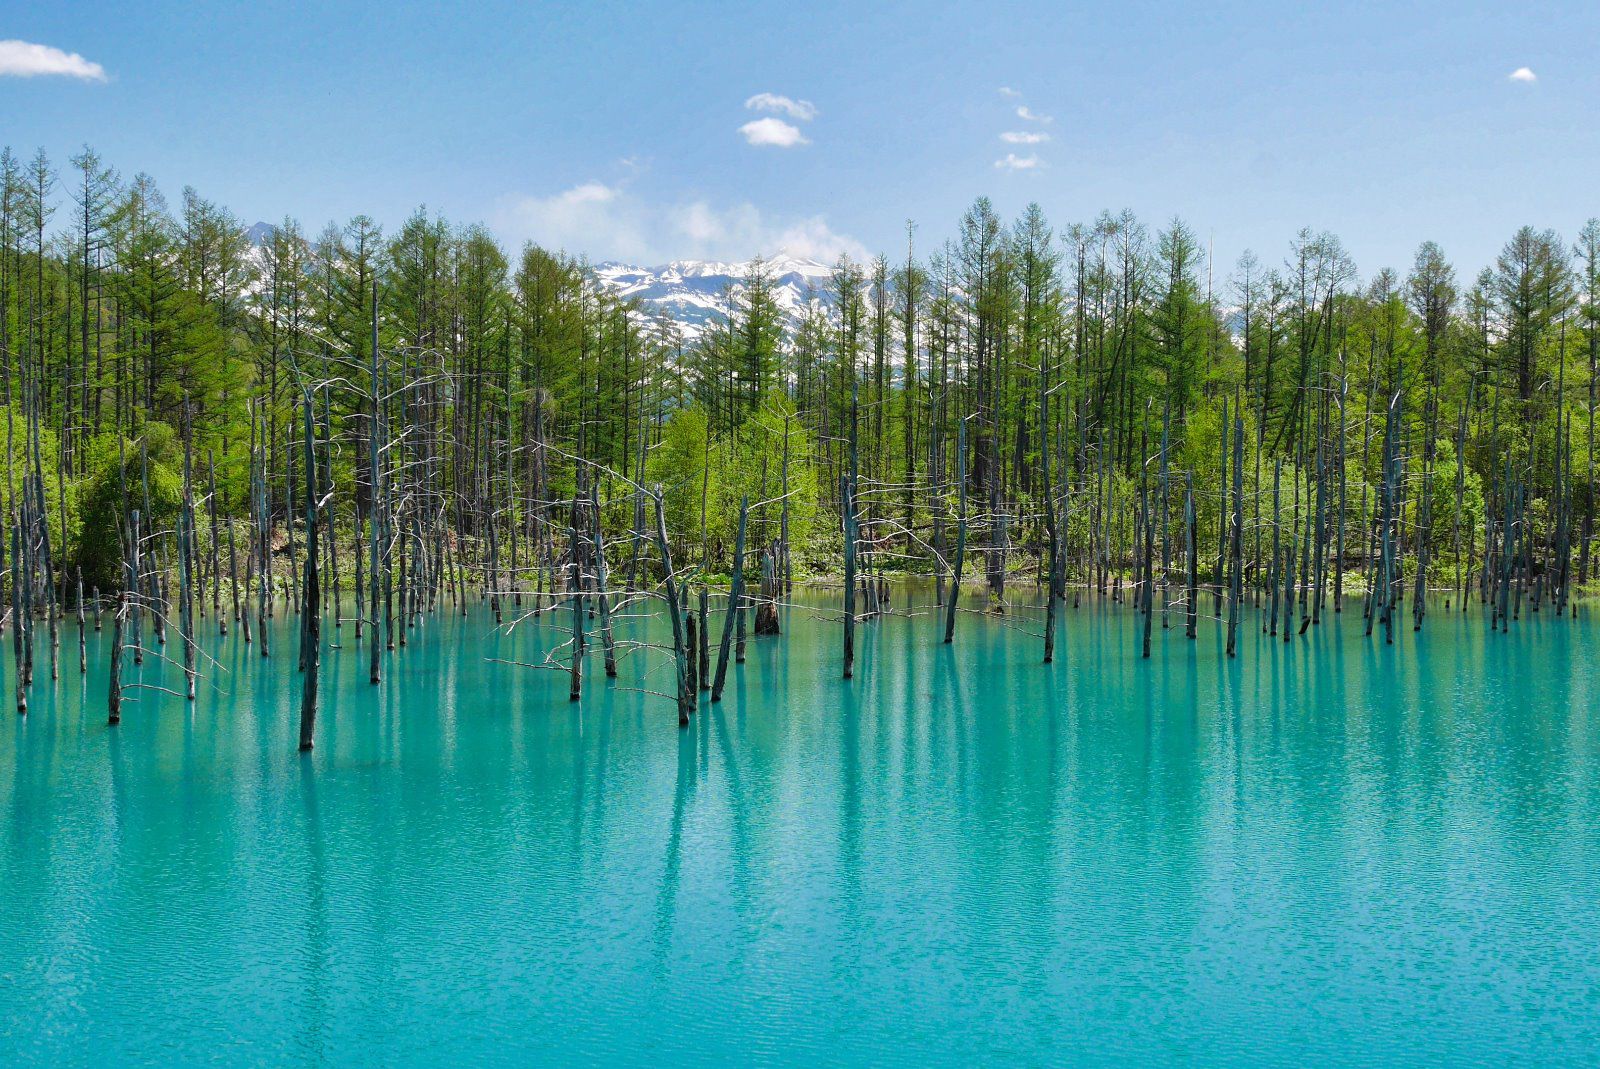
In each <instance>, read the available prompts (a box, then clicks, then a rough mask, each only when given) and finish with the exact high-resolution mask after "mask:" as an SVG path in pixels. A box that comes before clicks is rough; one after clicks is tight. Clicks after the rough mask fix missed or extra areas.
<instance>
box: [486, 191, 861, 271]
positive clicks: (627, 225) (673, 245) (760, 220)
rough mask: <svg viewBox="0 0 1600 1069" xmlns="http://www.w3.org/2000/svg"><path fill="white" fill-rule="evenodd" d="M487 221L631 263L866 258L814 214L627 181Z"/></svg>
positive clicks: (525, 202)
mask: <svg viewBox="0 0 1600 1069" xmlns="http://www.w3.org/2000/svg"><path fill="white" fill-rule="evenodd" d="M494 219H495V229H496V230H497V231H499V232H500V233H501V234H502V235H503V236H504V237H506V238H507V239H508V240H511V241H534V242H537V243H539V244H540V245H543V246H545V247H547V248H551V249H563V250H566V251H567V252H570V253H574V254H577V253H583V254H586V255H589V256H591V257H593V258H595V259H619V260H626V261H630V262H633V263H645V264H653V263H662V262H664V261H667V260H673V259H714V260H744V259H749V258H750V257H752V256H756V255H763V256H772V255H775V254H777V253H780V252H782V253H788V254H790V255H791V256H800V257H805V258H808V259H813V260H820V261H822V262H824V263H828V262H831V261H833V260H836V259H838V257H839V256H840V255H841V254H847V255H849V256H851V257H852V258H854V259H856V260H858V261H865V260H866V259H867V258H868V254H867V250H866V248H865V246H863V245H862V244H861V243H860V242H859V241H856V240H855V239H854V238H852V237H849V236H848V235H845V234H840V233H838V232H837V231H835V230H834V229H833V228H832V227H830V226H829V225H828V222H827V220H826V219H825V218H824V217H823V216H820V215H813V216H803V217H780V218H773V217H771V216H769V215H767V214H766V213H764V212H762V211H761V210H760V209H758V208H757V207H756V206H755V205H753V204H750V203H748V202H745V203H740V204H733V205H727V206H719V205H716V204H713V203H711V202H710V201H708V200H705V199H703V198H701V199H695V200H690V201H685V202H681V203H675V204H662V203H658V202H655V201H652V200H650V199H649V198H648V197H647V196H644V195H641V194H640V193H639V192H637V191H635V189H634V188H632V186H631V184H630V183H629V182H627V181H621V182H616V183H610V184H608V183H605V182H599V181H594V182H583V183H580V184H579V185H576V186H573V187H572V188H570V189H566V190H563V191H561V192H559V193H554V194H551V195H549V196H520V197H509V198H506V199H505V200H504V201H502V202H501V204H500V207H499V209H498V211H497V212H496V213H495V216H494Z"/></svg>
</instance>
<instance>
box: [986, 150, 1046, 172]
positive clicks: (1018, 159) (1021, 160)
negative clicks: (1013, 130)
mask: <svg viewBox="0 0 1600 1069" xmlns="http://www.w3.org/2000/svg"><path fill="white" fill-rule="evenodd" d="M994 165H995V166H996V167H998V168H1000V170H1002V171H1032V170H1036V169H1037V168H1038V167H1039V157H1037V156H1033V155H1028V156H1018V155H1017V154H1016V153H1015V152H1008V153H1006V154H1005V155H1004V156H1003V157H1001V158H1000V159H998V160H995V161H994Z"/></svg>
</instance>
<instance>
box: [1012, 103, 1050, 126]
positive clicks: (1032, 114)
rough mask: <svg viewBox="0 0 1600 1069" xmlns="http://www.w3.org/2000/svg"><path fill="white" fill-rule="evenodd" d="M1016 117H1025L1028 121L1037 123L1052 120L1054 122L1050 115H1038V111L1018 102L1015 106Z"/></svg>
mask: <svg viewBox="0 0 1600 1069" xmlns="http://www.w3.org/2000/svg"><path fill="white" fill-rule="evenodd" d="M1017 118H1019V119H1025V120H1027V121H1028V122H1038V123H1053V122H1055V120H1054V119H1052V118H1051V117H1050V116H1048V115H1040V114H1039V113H1038V112H1036V111H1034V110H1033V109H1031V108H1029V107H1028V105H1026V104H1020V105H1018V106H1017Z"/></svg>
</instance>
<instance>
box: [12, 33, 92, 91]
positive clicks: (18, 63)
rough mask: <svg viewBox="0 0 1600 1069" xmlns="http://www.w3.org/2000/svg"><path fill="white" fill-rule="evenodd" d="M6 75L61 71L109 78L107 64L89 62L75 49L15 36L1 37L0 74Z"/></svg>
mask: <svg viewBox="0 0 1600 1069" xmlns="http://www.w3.org/2000/svg"><path fill="white" fill-rule="evenodd" d="M5 75H11V76H12V77H16V78H32V77H35V76H36V75H60V76H63V77H67V78H82V79H83V80H84V81H89V82H103V81H105V80H106V70H105V68H104V67H102V66H100V64H98V63H91V62H89V61H88V60H86V59H84V58H83V57H82V56H80V55H78V53H76V52H63V51H61V49H59V48H51V47H50V46H49V45H36V44H33V43H31V42H28V41H16V40H11V41H0V76H5Z"/></svg>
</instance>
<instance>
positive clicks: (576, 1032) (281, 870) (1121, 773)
mask: <svg viewBox="0 0 1600 1069" xmlns="http://www.w3.org/2000/svg"><path fill="white" fill-rule="evenodd" d="M924 597H925V595H924ZM786 622H787V624H788V627H787V633H786V634H785V635H784V636H783V637H782V638H780V639H771V640H761V641H752V642H751V648H750V658H749V662H748V663H747V664H746V665H744V666H742V667H741V668H736V669H735V670H734V671H733V674H732V678H731V680H730V683H729V685H728V693H727V696H726V697H725V698H724V700H723V702H722V703H721V704H720V705H718V706H706V707H705V708H704V709H703V711H702V713H701V715H699V716H698V717H697V718H696V720H695V722H694V724H693V725H692V726H691V727H690V728H689V729H688V730H686V731H681V732H680V731H679V730H678V729H677V727H676V726H675V717H674V713H673V710H672V708H671V707H670V705H669V704H668V703H667V702H665V701H662V700H660V699H657V698H652V697H647V696H644V695H641V694H639V693H637V692H635V691H632V690H627V689H623V688H626V687H637V686H640V685H645V686H655V687H658V688H660V689H666V685H665V682H664V680H662V679H660V678H655V679H651V680H649V681H644V680H643V679H642V673H643V670H644V667H645V665H644V661H643V658H642V657H635V658H633V659H631V660H629V661H626V662H625V663H624V666H623V669H622V675H623V679H622V680H621V683H620V685H612V686H607V685H605V684H604V683H603V682H601V681H596V682H595V683H594V685H592V686H591V688H590V691H589V694H588V695H586V697H585V699H584V700H583V701H582V702H581V703H579V704H577V705H573V704H569V703H568V701H567V700H566V693H565V691H566V679H565V677H564V676H562V675H560V674H558V673H555V672H544V671H537V670H532V669H518V668H512V667H508V666H505V665H502V664H494V663H489V662H487V661H486V660H485V659H484V658H485V657H487V656H500V657H513V658H521V659H530V658H532V657H534V656H536V651H537V650H538V649H539V648H540V647H541V644H542V643H547V642H549V641H552V638H551V635H552V633H553V628H554V625H553V624H552V623H551V622H550V621H549V619H548V618H546V620H545V621H544V622H542V623H541V624H539V625H537V626H530V627H527V628H524V629H522V630H520V631H518V632H516V633H514V634H512V635H511V636H509V637H507V636H504V635H493V634H488V633H487V625H486V622H485V618H484V617H483V616H481V615H474V616H473V617H471V618H470V619H467V620H462V619H460V618H457V617H448V616H446V617H443V618H440V619H437V620H433V621H430V622H429V624H428V625H427V628H426V630H425V631H424V632H423V634H422V635H421V637H420V638H419V639H418V640H417V641H416V642H415V643H414V644H413V645H412V646H411V648H409V649H408V650H407V651H405V653H404V654H403V655H402V656H400V657H399V658H398V659H397V660H395V661H393V662H391V664H390V666H389V671H388V675H387V678H386V679H385V681H384V683H383V684H382V685H381V686H380V687H376V688H375V687H372V686H370V685H369V684H368V683H367V682H366V675H365V670H364V667H363V665H364V661H363V658H362V654H361V652H360V651H357V650H356V649H354V648H353V647H352V648H346V649H338V650H333V651H330V653H329V654H328V657H327V665H326V673H327V675H326V676H325V680H326V682H325V684H324V687H325V690H324V693H325V697H326V703H325V706H324V710H323V714H322V717H321V720H320V722H319V725H318V743H317V749H316V750H315V752H314V753H313V754H312V755H310V756H309V757H306V758H302V757H301V756H299V755H297V754H296V753H295V752H294V739H295V731H296V710H297V703H298V694H299V680H298V677H297V676H296V675H295V673H294V672H293V670H292V663H290V662H288V661H282V660H278V659H275V660H274V662H273V665H272V668H271V670H267V671H264V670H262V667H261V666H260V664H259V663H258V662H259V657H258V656H257V655H256V654H255V652H254V651H253V650H251V649H248V648H245V647H243V646H242V645H240V644H239V643H238V641H237V639H236V638H230V639H228V640H227V641H226V643H225V644H220V645H219V644H218V643H217V642H215V641H214V640H213V641H211V642H210V643H208V645H209V646H210V647H211V648H212V649H213V652H214V653H215V655H216V656H217V658H218V660H219V662H220V664H219V666H218V667H217V668H215V669H213V670H212V671H211V672H210V678H209V679H208V680H207V681H205V682H204V683H203V686H202V694H201V700H200V701H199V702H198V703H196V704H195V705H194V706H193V707H192V708H187V707H186V706H185V703H183V702H182V701H181V700H176V699H171V698H166V697H163V696H161V695H159V694H155V693H153V692H146V693H145V694H144V695H143V697H142V699H141V700H140V701H139V702H137V703H134V704H130V705H129V706H128V707H127V711H126V712H125V717H124V722H123V724H122V725H121V727H119V728H117V729H108V728H107V727H106V726H105V723H104V719H105V717H104V712H105V705H104V702H105V669H104V665H103V663H102V662H101V659H100V649H99V648H98V647H96V648H94V649H92V651H91V664H90V673H89V676H88V682H87V684H85V683H84V682H83V681H82V680H81V679H80V677H79V676H78V674H77V671H76V649H75V641H76V640H75V634H74V632H73V631H72V630H71V629H70V628H69V629H68V631H67V634H66V639H65V641H64V647H65V650H64V652H65V653H66V657H65V660H66V661H67V662H68V663H66V664H64V669H65V671H64V673H63V679H62V681H61V682H59V683H57V684H55V685H54V686H53V687H52V685H51V684H50V683H49V682H48V678H47V677H48V672H47V670H43V669H42V670H41V671H40V676H41V677H42V678H41V680H40V682H39V684H38V685H37V686H36V688H35V694H34V699H33V706H32V710H31V712H30V714H29V715H28V716H27V718H26V719H23V718H20V717H17V716H15V715H14V714H11V713H9V712H7V713H5V714H4V717H5V719H4V720H3V721H0V1065H5V1066H12V1065H89V1064H93V1065H97V1066H117V1065H139V1064H143V1065H163V1066H167V1065H205V1064H217V1065H283V1064H331V1065H373V1066H380V1065H382V1066H387V1065H396V1064H419V1065H460V1064H473V1065H475V1066H479V1067H488V1066H500V1065H507V1066H511V1065H516V1066H525V1065H554V1064H563V1065H564V1064H582V1065H622V1066H630V1065H650V1066H662V1065H666V1066H672V1065H706V1064H775V1065H779V1064H782V1065H790V1064H792V1065H817V1064H826V1065H890V1066H917V1067H919V1069H929V1067H938V1066H967V1065H972V1064H997V1063H1011V1064H1050V1065H1065V1064H1072V1065H1086V1066H1098V1065H1107V1066H1111V1065H1118V1066H1120V1065H1128V1066H1143V1065H1152V1064H1178V1065H1194V1066H1300V1065H1306V1064H1318V1065H1397V1066H1424V1065H1428V1066H1435V1065H1444V1064H1453V1065H1484V1066H1490V1065H1493V1066H1499V1065H1505V1064H1538V1065H1571V1064H1594V1063H1595V1062H1596V1060H1597V1059H1600V1054H1597V1051H1600V937H1597V935H1596V933H1597V932H1600V831H1597V828H1600V716H1597V711H1596V701H1597V698H1600V657H1597V654H1596V649H1597V640H1600V627H1597V625H1596V624H1595V623H1593V622H1591V621H1589V620H1587V619H1579V620H1576V621H1558V620H1552V619H1549V618H1548V616H1546V617H1544V618H1543V619H1541V618H1538V617H1535V618H1531V619H1525V620H1524V621H1523V622H1522V623H1521V624H1519V625H1518V626H1517V627H1516V628H1515V630H1513V632H1512V633H1511V634H1510V635H1490V634H1488V633H1487V629H1486V627H1485V625H1484V622H1483V620H1482V619H1481V618H1480V617H1479V616H1478V615H1477V614H1476V613H1474V614H1473V615H1472V616H1471V617H1470V618H1468V619H1466V620H1462V619H1461V618H1459V617H1450V616H1446V615H1444V614H1442V613H1441V614H1438V615H1435V616H1434V617H1432V618H1431V619H1430V621H1429V623H1428V629H1427V631H1426V632H1425V633H1424V634H1423V635H1422V636H1421V638H1420V639H1414V638H1413V636H1412V635H1411V633H1410V632H1409V630H1407V631H1405V632H1404V633H1403V634H1402V635H1401V636H1400V637H1399V640H1398V645H1396V646H1395V647H1392V648H1386V647H1384V646H1383V645H1382V643H1381V641H1369V640H1365V639H1363V638H1362V637H1361V634H1360V620H1359V617H1357V616H1351V617H1348V618H1346V619H1344V620H1342V621H1338V622H1335V623H1330V624H1327V625H1325V626H1323V627H1322V628H1319V629H1314V630H1313V632H1312V633H1311V635H1309V636H1308V638H1307V639H1306V640H1304V641H1301V642H1297V643H1296V644H1294V645H1292V646H1290V647H1288V648H1285V647H1284V646H1282V645H1281V644H1278V643H1276V642H1267V641H1266V640H1264V639H1260V638H1259V637H1258V635H1257V633H1256V630H1255V629H1252V628H1246V630H1245V635H1246V641H1245V643H1244V649H1243V655H1242V657H1241V658H1240V659H1239V660H1238V661H1236V662H1233V663H1227V662H1226V661H1225V659H1224V658H1223V657H1222V656H1221V653H1222V651H1221V647H1220V641H1219V639H1218V638H1217V637H1216V636H1215V635H1213V634H1210V633H1203V634H1202V637H1201V639H1200V640H1199V641H1198V642H1194V643H1189V642H1186V641H1184V640H1183V638H1182V636H1181V632H1180V631H1177V630H1174V631H1172V632H1170V633H1168V634H1165V635H1163V634H1161V633H1159V632H1158V633H1157V636H1156V649H1155V657H1154V658H1153V659H1152V660H1151V661H1150V662H1140V661H1138V660H1137V658H1136V656H1135V655H1136V651H1137V635H1136V632H1135V625H1134V621H1133V618H1132V617H1131V616H1130V615H1128V614H1126V613H1124V612H1121V611H1118V610H1108V609H1102V608H1093V609H1091V608H1088V607H1085V608H1082V609H1079V610H1077V611H1076V612H1073V611H1070V610H1068V611H1067V612H1066V613H1065V616H1064V623H1063V633H1062V635H1061V644H1060V647H1059V649H1060V652H1059V654H1058V661H1057V663H1056V664H1055V665H1053V666H1048V667H1046V666H1041V665H1040V664H1039V663H1038V653H1039V644H1038V640H1037V639H1036V638H1034V637H1033V636H1031V635H1029V634H1026V633H1024V631H1022V630H1020V629H1018V628H1015V627H1007V626H1003V625H1001V624H999V623H995V622H992V621H989V620H985V619H983V618H980V617H976V616H973V617H965V618H963V620H962V623H961V628H962V630H961V634H960V635H959V637H958V640H957V645H956V646H955V647H954V648H953V649H951V648H946V647H943V646H941V645H940V644H939V643H938V641H937V637H936V627H937V625H936V623H935V622H934V621H933V619H932V618H931V617H926V616H925V617H920V618H914V619H909V620H908V619H891V620H885V621H882V622H879V623H875V624H870V625H865V626H863V627H862V628H861V635H860V640H859V641H860V644H861V654H860V664H859V668H858V673H857V678H856V679H855V681H854V682H853V683H850V684H845V683H843V682H841V681H840V680H839V679H838V678H837V677H838V669H837V656H838V637H839V632H838V627H837V626H836V625H831V624H825V623H821V622H814V621H808V620H806V619H803V618H801V617H798V616H794V617H791V618H790V619H789V620H787V621H786ZM282 628H283V625H282V623H281V622H280V630H279V634H278V642H277V646H276V648H275V651H274V652H275V657H276V656H277V655H281V654H282V653H285V652H288V651H289V650H290V644H289V642H288V641H287V639H288V635H287V632H286V631H284V630H283V629H282ZM330 631H331V629H330ZM94 637H96V636H91V638H94ZM98 637H99V638H101V639H102V640H103V639H104V637H105V636H98ZM344 638H345V639H346V640H348V639H349V638H350V633H349V629H348V628H347V629H346V632H345V635H344ZM7 644H8V645H9V640H8V643H7ZM467 650H470V651H471V652H470V653H468V652H465V651H467ZM598 667H599V666H598V659H596V663H595V668H596V669H598ZM10 672H11V668H10V661H9V655H7V657H6V661H5V685H6V686H7V687H9V686H10V681H11V675H10ZM146 672H147V674H146V677H145V678H146V679H147V680H151V681H155V680H158V679H159V678H161V672H160V671H159V670H158V669H156V668H154V667H147V669H146ZM596 674H597V673H596ZM176 677H177V673H175V672H171V671H169V672H168V673H167V675H166V677H165V679H166V681H167V682H168V683H169V685H170V684H171V682H172V681H173V680H174V679H175V678H176Z"/></svg>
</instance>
